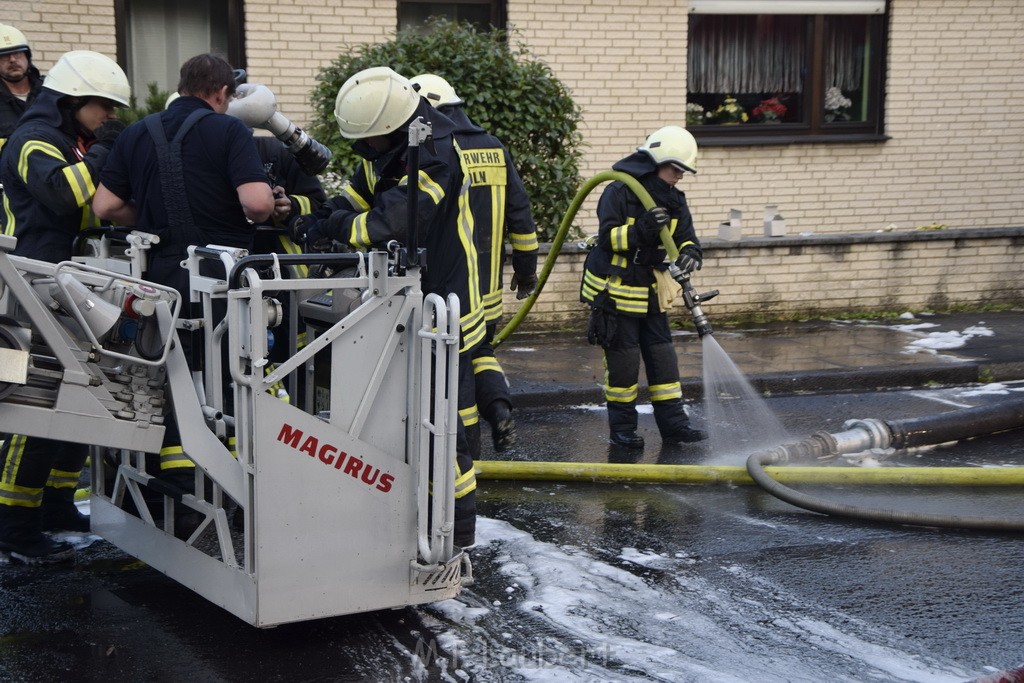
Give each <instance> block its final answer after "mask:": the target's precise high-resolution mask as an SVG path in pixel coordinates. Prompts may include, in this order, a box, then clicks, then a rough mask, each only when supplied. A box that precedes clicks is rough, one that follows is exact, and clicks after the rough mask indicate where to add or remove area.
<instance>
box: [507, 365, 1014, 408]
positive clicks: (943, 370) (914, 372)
mask: <svg viewBox="0 0 1024 683" xmlns="http://www.w3.org/2000/svg"><path fill="white" fill-rule="evenodd" d="M983 377H984V378H985V379H984V380H983V379H982V378H983ZM747 379H748V381H749V382H750V384H751V386H753V387H754V389H755V390H756V391H758V393H760V394H762V395H772V396H786V395H792V394H815V393H849V392H857V391H889V390H893V389H915V388H920V389H923V388H928V387H936V386H955V385H961V384H975V383H978V382H981V381H986V382H988V381H1001V382H1005V381H1012V380H1017V379H1024V363H986V362H977V361H964V362H962V363H942V364H934V365H933V364H922V365H911V366H898V367H886V366H882V367H872V368H857V369H852V370H812V371H805V372H796V373H793V372H786V373H781V372H780V373H764V374H759V375H753V376H750V377H748V378H747ZM682 384H683V395H684V396H687V397H693V396H699V395H701V392H702V390H703V382H702V381H701V380H700V379H699V378H695V377H684V378H683V379H682ZM642 389H643V387H641V391H642ZM512 399H513V401H514V402H515V404H516V406H517V407H520V408H542V407H550V406H565V405H573V404H581V403H603V402H604V392H603V390H602V388H601V386H600V385H596V384H594V385H580V384H576V385H568V384H566V385H561V386H556V387H554V388H538V387H530V386H529V385H528V384H527V385H525V386H524V385H521V386H519V387H516V386H513V388H512Z"/></svg>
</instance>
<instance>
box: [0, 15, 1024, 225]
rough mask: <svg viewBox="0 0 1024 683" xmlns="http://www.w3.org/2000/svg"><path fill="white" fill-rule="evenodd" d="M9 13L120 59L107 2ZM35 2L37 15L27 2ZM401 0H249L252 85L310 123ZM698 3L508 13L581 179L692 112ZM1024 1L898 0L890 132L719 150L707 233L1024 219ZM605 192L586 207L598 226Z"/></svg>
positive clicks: (63, 43) (711, 170)
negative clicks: (742, 226)
mask: <svg viewBox="0 0 1024 683" xmlns="http://www.w3.org/2000/svg"><path fill="white" fill-rule="evenodd" d="M5 5H7V7H5V8H4V9H3V11H2V12H0V14H2V20H3V21H6V22H9V23H12V24H15V25H16V26H18V27H19V28H21V29H22V30H24V31H25V32H26V33H27V34H28V35H29V38H30V40H32V42H33V45H34V47H35V53H36V61H37V63H38V64H39V66H40V67H41V68H42V69H43V70H44V71H45V69H46V68H48V67H49V66H50V65H51V64H52V63H53V61H54V60H55V59H56V58H57V57H58V56H59V55H60V53H61V52H63V51H64V50H65V49H69V48H71V47H78V48H89V49H94V50H99V51H101V52H105V53H107V54H111V55H113V54H114V50H115V40H114V29H113V4H112V2H111V1H110V0H82V1H80V2H43V3H36V4H34V5H30V4H29V3H19V4H17V5H16V4H15V3H13V2H9V1H8V2H5ZM28 7H31V9H27V8H28ZM395 7H396V5H395V3H394V2H393V1H392V0H342V1H341V2H338V3H309V2H305V1H300V0H280V1H278V2H271V1H270V0H250V1H249V2H247V3H246V16H245V21H246V27H247V36H246V49H247V54H248V60H249V64H248V66H249V70H250V72H251V74H252V77H253V79H254V80H258V81H262V82H266V83H267V84H268V85H269V86H270V87H271V88H272V89H274V91H275V92H276V93H277V95H278V98H279V100H280V103H281V109H282V111H284V112H285V113H286V114H287V115H288V116H289V117H290V118H292V119H293V120H295V121H296V122H298V123H300V125H307V124H308V123H309V119H310V117H311V108H310V105H309V94H310V92H311V90H312V88H313V87H314V85H315V82H316V81H315V78H316V74H317V72H318V71H319V69H320V68H321V67H323V66H324V65H326V64H327V63H329V62H330V60H331V59H332V58H333V57H334V56H336V55H337V54H338V53H339V52H340V51H341V50H342V49H343V48H344V47H347V46H350V45H354V44H358V43H362V42H373V41H379V40H385V39H387V37H388V36H389V35H390V34H391V33H392V32H393V30H394V28H395V26H396V16H395ZM686 10H687V2H686V0H653V1H651V2H641V1H640V0H567V1H566V2H561V3H552V2H549V1H548V0H508V18H509V24H510V25H511V26H512V27H515V28H517V29H518V31H519V32H520V35H521V37H522V38H523V39H524V40H525V42H526V44H527V45H528V46H529V48H530V50H531V51H532V52H533V54H534V55H535V56H536V57H538V58H540V59H542V60H544V61H545V62H547V63H548V64H549V65H550V66H551V67H552V69H553V70H554V72H555V74H556V75H557V76H558V77H559V78H561V79H562V80H563V81H564V82H565V83H566V84H567V85H568V86H569V87H570V88H571V90H572V92H573V94H574V97H575V98H576V101H577V102H578V103H579V104H580V106H581V107H582V109H583V113H584V123H583V129H582V130H583V133H584V136H585V142H586V145H587V147H586V153H585V157H584V161H583V173H584V176H585V177H590V176H592V175H593V174H595V173H597V172H598V171H601V170H604V169H606V168H608V167H609V166H610V165H611V164H612V163H614V162H615V161H616V160H617V159H619V158H621V157H622V156H624V155H625V154H626V153H628V152H630V151H631V150H632V149H633V147H635V146H636V145H637V144H639V143H641V142H642V140H643V138H644V135H645V134H646V133H648V132H650V131H651V130H653V129H655V128H657V127H659V126H661V125H663V124H666V123H673V122H676V123H677V122H681V121H682V119H683V111H684V108H685V100H686V96H685V86H686V24H687V11H686ZM1022 42H1024V2H1020V0H972V2H964V1H963V0H892V2H891V3H890V36H889V49H888V56H889V58H888V77H887V80H886V86H887V87H886V90H887V100H886V101H887V108H886V132H887V134H888V135H889V136H891V139H890V140H888V141H887V142H884V143H859V144H825V143H822V144H811V145H778V146H743V147H710V146H706V147H705V148H704V149H703V150H702V155H701V159H700V171H701V172H700V175H698V176H697V177H695V178H687V179H686V180H685V181H684V183H685V189H686V192H687V196H688V197H689V200H690V204H691V208H692V209H693V212H694V217H695V219H696V221H697V226H698V232H699V234H700V235H701V236H702V237H704V238H707V237H709V236H714V235H715V234H716V233H715V228H716V226H717V224H718V223H719V222H720V221H721V220H722V219H723V218H724V216H725V214H726V212H727V211H728V209H729V208H731V207H736V208H739V209H742V210H744V211H745V212H746V215H747V216H748V217H750V216H755V217H756V216H759V215H760V213H761V211H762V210H763V207H764V205H765V204H777V205H778V206H779V210H780V212H781V213H782V214H783V215H784V216H785V217H786V220H787V224H788V227H789V230H790V232H791V233H798V232H826V233H827V232H842V231H849V230H876V229H881V228H883V227H886V226H889V225H891V224H896V225H897V226H899V227H901V228H909V227H914V226H920V225H927V224H931V223H940V224H945V225H948V226H951V227H997V226H1005V225H1020V224H1022V223H1024V191H1022V190H1024V164H1021V163H1020V160H1021V159H1022V158H1024V116H1021V114H1020V110H1021V106H1020V102H1019V101H1018V100H1019V93H1020V92H1021V91H1022V90H1024V51H1022V50H1021V49H1020V47H1019V46H1020V45H1021V44H1022ZM593 207H594V200H593V199H592V200H590V201H588V202H587V203H586V204H585V205H584V209H583V210H582V211H581V212H580V221H579V222H580V223H581V224H582V225H583V227H584V228H585V230H586V231H587V232H593V231H595V230H596V222H595V220H594V217H593Z"/></svg>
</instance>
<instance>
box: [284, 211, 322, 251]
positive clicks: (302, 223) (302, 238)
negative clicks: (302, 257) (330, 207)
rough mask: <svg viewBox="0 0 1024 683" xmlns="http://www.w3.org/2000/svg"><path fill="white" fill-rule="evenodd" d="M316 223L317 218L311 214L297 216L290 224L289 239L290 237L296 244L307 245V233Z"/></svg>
mask: <svg viewBox="0 0 1024 683" xmlns="http://www.w3.org/2000/svg"><path fill="white" fill-rule="evenodd" d="M314 223H316V216H314V215H313V214H311V213H305V214H302V215H301V216H296V217H295V218H293V219H292V220H291V221H289V223H288V237H290V238H291V240H292V242H295V244H305V243H306V232H307V231H308V230H309V226H311V225H313V224H314Z"/></svg>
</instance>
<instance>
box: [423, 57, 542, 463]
mask: <svg viewBox="0 0 1024 683" xmlns="http://www.w3.org/2000/svg"><path fill="white" fill-rule="evenodd" d="M411 80H412V83H413V85H414V86H416V87H417V88H418V90H419V93H420V96H422V97H424V98H426V100H427V101H428V102H430V103H431V104H432V105H434V106H435V107H436V108H437V109H438V110H439V111H440V112H441V113H442V114H444V115H445V116H447V117H448V118H450V119H451V120H452V122H454V123H455V126H456V130H455V139H456V141H457V143H458V145H459V151H460V154H461V157H462V163H463V168H464V172H465V174H466V176H467V177H468V178H469V179H470V189H469V203H470V210H471V211H472V213H473V225H474V229H473V238H474V240H475V242H476V248H477V255H478V257H479V259H480V261H479V269H480V295H481V296H482V297H483V304H484V320H485V321H486V324H487V335H486V337H485V339H484V342H483V343H482V344H481V345H480V346H479V347H478V348H477V350H476V351H475V352H474V353H473V376H474V380H475V385H476V392H475V393H476V403H475V404H473V405H470V406H465V405H460V406H459V414H460V416H461V417H462V419H463V421H464V422H465V424H466V426H467V429H468V430H469V434H470V439H471V440H472V439H474V438H479V430H480V426H479V425H480V416H481V415H482V416H483V418H484V419H485V420H487V422H488V423H489V424H490V426H491V439H492V442H493V444H494V450H495V451H498V452H502V451H504V450H506V449H508V448H509V447H510V446H512V445H513V444H514V443H515V439H516V431H515V421H514V419H513V417H512V395H511V393H510V392H509V385H508V380H507V379H506V378H505V373H504V371H503V370H502V368H501V364H500V363H498V359H497V358H496V357H495V355H494V347H493V346H492V345H491V339H492V338H493V337H494V334H495V331H496V329H497V325H498V321H499V320H500V319H501V314H502V300H501V299H502V297H501V294H502V284H503V283H502V266H503V264H504V261H505V239H506V237H507V238H508V240H509V241H510V242H511V244H512V272H513V275H512V282H511V288H512V289H513V290H514V291H516V292H517V294H516V297H517V298H519V299H525V298H526V297H527V296H529V295H530V294H531V293H532V291H533V289H534V287H536V285H537V251H538V246H539V245H538V243H537V226H536V223H534V220H533V214H532V212H531V210H530V197H529V196H528V195H527V193H526V188H525V187H524V186H523V181H522V179H521V178H520V177H519V173H518V172H517V171H516V167H515V166H514V165H513V163H512V156H511V155H510V154H509V151H508V150H507V149H506V148H505V146H504V145H503V144H502V142H501V141H500V140H499V139H498V138H496V137H494V136H493V135H491V134H489V133H488V132H487V131H485V130H484V129H483V128H481V127H480V126H479V125H478V124H476V123H475V122H474V121H473V120H471V119H470V118H469V116H468V115H467V114H466V112H465V110H464V109H463V104H465V102H464V100H463V99H462V98H461V97H459V95H458V94H457V93H456V92H455V88H454V87H452V85H451V84H450V83H449V82H448V81H447V80H445V79H444V78H442V77H441V76H438V75H437V74H420V75H419V76H415V77H413V78H412V79H411Z"/></svg>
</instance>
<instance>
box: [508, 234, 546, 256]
mask: <svg viewBox="0 0 1024 683" xmlns="http://www.w3.org/2000/svg"><path fill="white" fill-rule="evenodd" d="M508 237H509V241H510V242H511V243H512V249H513V250H514V251H536V250H537V249H540V242H538V241H537V233H535V232H531V233H527V234H523V233H520V232H510V233H509V234H508Z"/></svg>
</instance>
